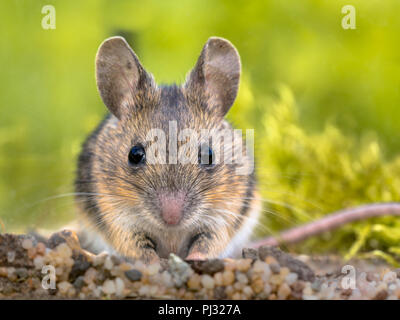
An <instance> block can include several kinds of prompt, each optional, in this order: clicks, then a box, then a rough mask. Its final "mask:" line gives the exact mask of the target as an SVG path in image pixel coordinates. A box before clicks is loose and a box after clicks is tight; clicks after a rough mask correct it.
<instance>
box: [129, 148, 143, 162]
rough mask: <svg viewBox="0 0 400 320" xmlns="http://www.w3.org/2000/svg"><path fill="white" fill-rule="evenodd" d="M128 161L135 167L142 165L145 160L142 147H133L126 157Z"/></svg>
mask: <svg viewBox="0 0 400 320" xmlns="http://www.w3.org/2000/svg"><path fill="white" fill-rule="evenodd" d="M128 160H129V163H130V164H131V165H134V166H137V165H139V164H143V163H144V161H145V160H146V153H145V152H144V148H143V147H142V146H140V145H139V146H134V147H133V148H132V149H131V150H130V151H129V155H128Z"/></svg>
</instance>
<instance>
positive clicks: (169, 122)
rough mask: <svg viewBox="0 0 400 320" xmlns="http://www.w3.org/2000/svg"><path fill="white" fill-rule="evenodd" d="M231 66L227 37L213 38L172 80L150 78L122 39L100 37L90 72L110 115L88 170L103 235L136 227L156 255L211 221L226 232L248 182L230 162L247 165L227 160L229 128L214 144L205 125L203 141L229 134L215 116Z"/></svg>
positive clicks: (234, 149)
mask: <svg viewBox="0 0 400 320" xmlns="http://www.w3.org/2000/svg"><path fill="white" fill-rule="evenodd" d="M240 68H241V67H240V58H239V55H238V53H237V51H236V49H235V48H234V47H233V45H232V44H231V43H230V42H229V41H227V40H224V39H221V38H215V37H213V38H210V39H209V40H208V41H207V43H206V44H205V46H204V47H203V49H202V51H201V54H200V57H199V58H198V61H197V63H196V65H195V67H194V68H193V70H192V71H191V72H190V73H189V75H188V77H187V80H186V82H185V83H184V84H183V85H182V86H176V85H171V86H157V85H156V83H155V82H154V80H153V77H152V75H151V74H149V73H147V72H146V71H145V69H144V68H143V66H142V65H141V63H140V62H139V60H138V58H137V56H136V55H135V53H134V52H133V50H132V49H131V48H130V47H129V45H128V43H127V42H126V41H125V40H124V39H123V38H121V37H113V38H110V39H107V40H105V41H104V42H103V43H102V44H101V46H100V48H99V50H98V53H97V57H96V80H97V86H98V90H99V92H100V95H101V98H102V100H103V102H104V104H105V105H106V106H107V108H108V109H109V111H110V112H111V114H112V115H111V118H109V119H108V120H107V121H105V122H104V124H103V127H102V129H101V130H100V132H99V133H98V136H97V142H96V146H95V147H94V150H93V154H94V161H93V167H92V171H93V172H92V174H91V176H92V177H96V186H95V187H96V192H98V193H99V194H103V195H104V196H103V197H102V198H101V199H99V201H98V206H99V207H100V210H99V211H100V212H101V213H102V215H103V218H102V219H103V220H104V221H105V223H106V224H107V225H109V230H111V232H110V234H111V236H110V237H111V242H113V239H117V238H118V239H120V238H121V237H120V236H119V235H118V234H124V235H126V237H128V234H129V233H133V232H134V231H135V230H138V229H140V230H144V231H146V232H147V233H148V234H150V237H151V238H152V240H153V242H155V243H156V245H157V248H158V251H159V253H160V254H162V252H163V251H164V252H178V253H179V252H180V250H183V249H182V246H183V243H184V242H186V243H189V242H190V241H191V240H190V238H191V237H195V236H196V235H198V234H199V233H201V232H204V230H211V231H210V233H213V231H216V229H218V234H219V237H220V238H221V239H220V240H221V241H222V238H223V240H224V241H225V242H226V241H227V240H229V237H230V236H232V232H233V231H232V228H234V226H235V225H237V224H238V223H239V222H238V221H239V220H240V217H239V218H238V217H236V216H235V213H237V212H239V208H241V207H242V204H243V198H245V197H246V192H248V185H249V184H250V183H251V182H250V181H252V177H250V176H251V175H248V176H246V175H245V176H244V175H243V174H237V169H238V168H239V167H248V166H249V164H248V161H247V160H245V161H244V162H243V161H242V162H240V163H239V162H238V161H235V160H237V159H236V158H240V159H241V160H243V158H242V156H243V154H244V150H242V141H240V143H239V144H237V145H236V146H233V142H234V141H236V142H237V140H235V139H234V135H233V136H231V137H230V138H229V139H230V140H229V139H228V138H226V139H225V138H224V139H220V140H219V141H222V140H224V141H223V142H222V144H225V146H222V148H221V145H219V148H218V150H216V149H215V148H214V147H213V143H214V142H213V141H211V140H210V135H207V134H206V132H207V133H208V134H210V133H211V136H212V138H213V139H214V138H215V137H218V138H221V136H223V135H225V134H226V132H227V130H228V131H230V132H231V133H232V132H233V131H232V130H230V129H231V127H230V125H229V124H228V123H227V122H226V121H225V120H224V116H225V114H226V113H227V112H228V110H229V109H230V107H231V106H232V104H233V102H234V100H235V98H236V95H237V91H238V86H239V78H240ZM194 137H195V139H194ZM228 145H229V146H228ZM155 146H156V147H155ZM226 146H228V147H226ZM228 153H229V155H230V156H231V161H229V163H225V162H224V159H225V155H226V154H228ZM216 154H219V155H220V157H219V158H220V161H218V163H216V161H215V158H216ZM223 157H224V159H222V158H223ZM227 162H228V161H227ZM241 197H242V199H241ZM207 232H208V231H207ZM173 239H175V240H173ZM115 241H117V240H115ZM115 241H114V242H115ZM116 246H117V247H118V246H120V247H121V246H123V244H121V243H117V244H116ZM126 250H128V249H126Z"/></svg>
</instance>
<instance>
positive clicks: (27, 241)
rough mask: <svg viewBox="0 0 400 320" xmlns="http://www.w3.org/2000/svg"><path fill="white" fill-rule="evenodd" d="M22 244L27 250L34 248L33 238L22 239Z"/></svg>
mask: <svg viewBox="0 0 400 320" xmlns="http://www.w3.org/2000/svg"><path fill="white" fill-rule="evenodd" d="M21 245H22V248H24V249H25V250H28V249H30V248H32V246H33V242H32V240H31V239H24V240H23V241H22V244H21Z"/></svg>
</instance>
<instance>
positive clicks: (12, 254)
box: [7, 251, 15, 263]
mask: <svg viewBox="0 0 400 320" xmlns="http://www.w3.org/2000/svg"><path fill="white" fill-rule="evenodd" d="M14 259H15V251H8V252H7V261H8V263H12V262H14Z"/></svg>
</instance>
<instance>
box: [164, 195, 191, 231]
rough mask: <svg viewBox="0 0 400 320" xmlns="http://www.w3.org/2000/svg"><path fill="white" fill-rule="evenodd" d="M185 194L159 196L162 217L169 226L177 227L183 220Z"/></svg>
mask: <svg viewBox="0 0 400 320" xmlns="http://www.w3.org/2000/svg"><path fill="white" fill-rule="evenodd" d="M185 198H186V197H185V193H183V192H181V191H179V192H173V193H161V194H160V195H159V202H160V211H161V217H162V219H163V220H164V222H165V223H166V224H168V225H176V224H178V223H179V221H180V220H181V219H182V216H183V208H184V204H185Z"/></svg>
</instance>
